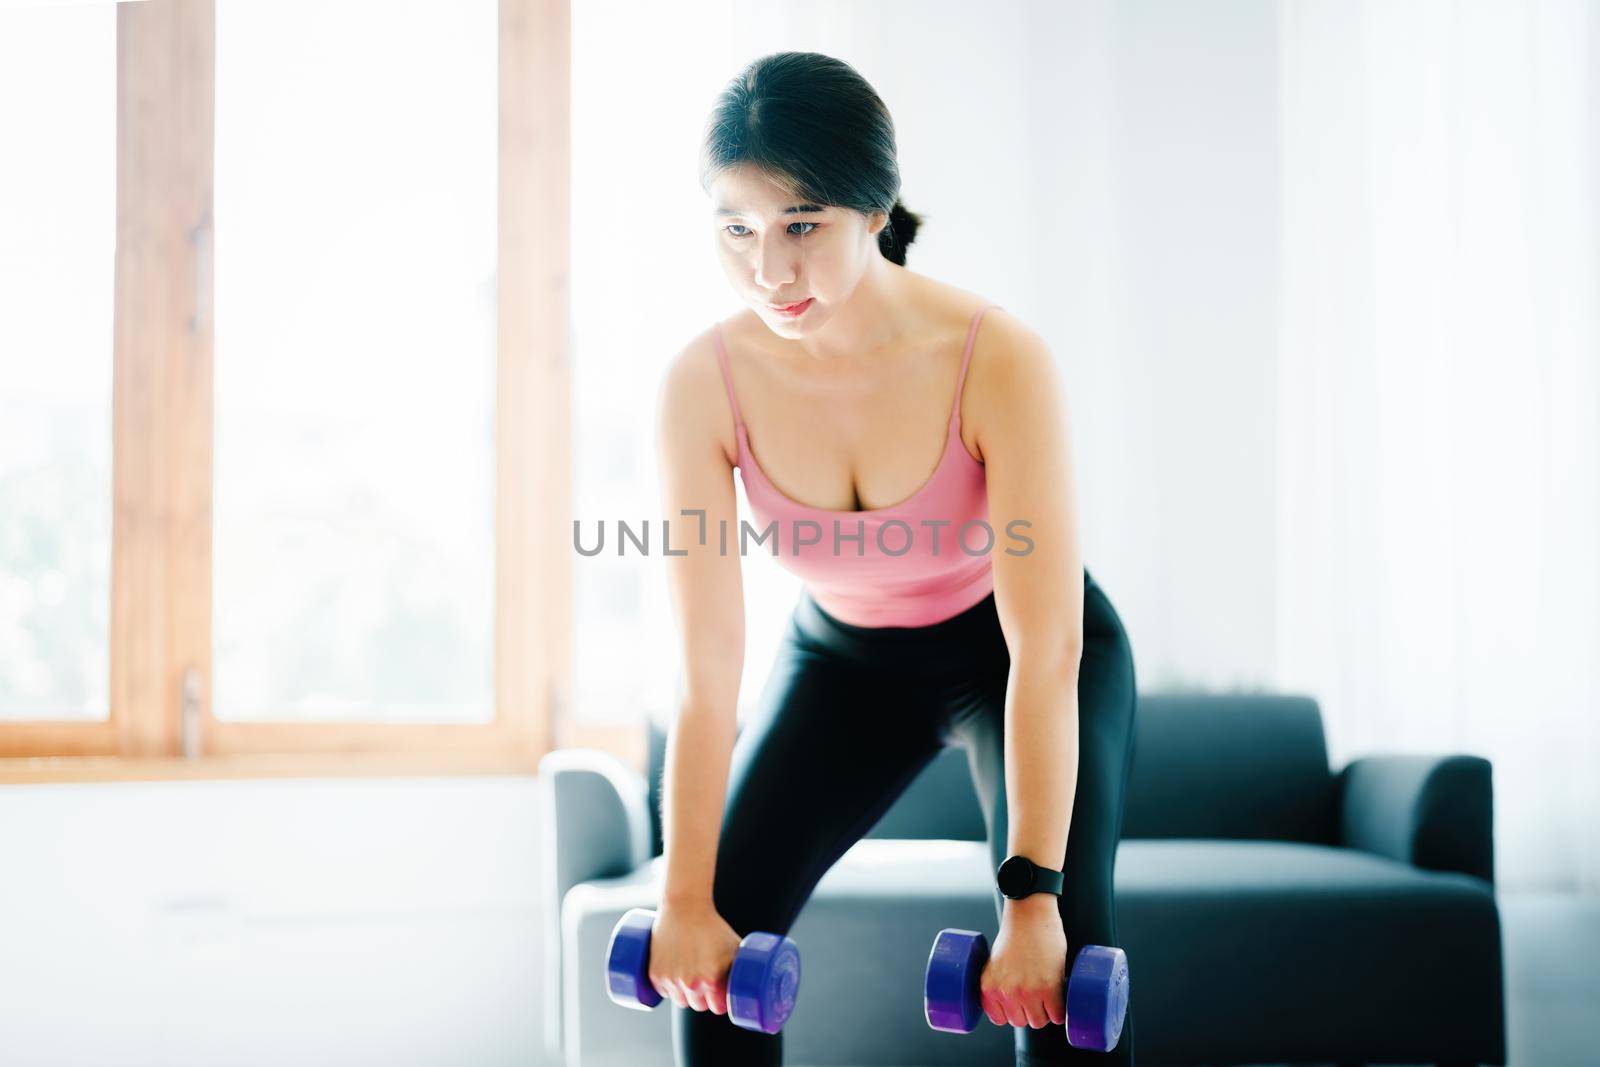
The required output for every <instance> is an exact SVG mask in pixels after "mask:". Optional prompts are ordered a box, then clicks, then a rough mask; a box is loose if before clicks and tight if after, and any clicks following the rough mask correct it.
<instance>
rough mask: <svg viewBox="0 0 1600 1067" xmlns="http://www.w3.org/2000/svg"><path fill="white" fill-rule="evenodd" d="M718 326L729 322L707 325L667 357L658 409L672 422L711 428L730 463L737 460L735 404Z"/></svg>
mask: <svg viewBox="0 0 1600 1067" xmlns="http://www.w3.org/2000/svg"><path fill="white" fill-rule="evenodd" d="M718 325H721V326H722V328H723V329H724V330H726V329H727V324H726V323H725V322H724V323H712V324H710V325H707V326H706V327H705V328H704V329H702V330H701V331H700V332H698V333H696V334H694V335H693V336H692V337H689V338H687V339H686V340H685V341H684V342H683V343H682V344H681V345H680V346H679V347H678V349H677V350H676V351H675V352H673V353H671V354H670V355H669V356H668V357H667V365H666V367H665V368H663V370H662V372H661V376H660V388H659V393H658V396H657V410H658V414H659V417H660V418H661V419H662V420H663V421H664V422H666V423H669V424H672V425H679V426H695V427H700V428H707V427H709V428H710V430H711V432H712V434H713V436H714V437H715V438H716V442H717V445H718V446H719V447H720V448H721V449H722V451H723V454H724V455H726V456H727V457H728V461H729V463H736V462H737V458H736V457H737V456H738V440H737V438H736V437H735V431H734V417H733V407H732V404H731V402H730V401H729V399H728V388H727V386H726V385H725V383H724V379H723V375H722V368H721V365H720V364H719V362H718V360H717V337H716V335H717V327H718Z"/></svg>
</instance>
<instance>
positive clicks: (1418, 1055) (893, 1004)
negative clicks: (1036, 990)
mask: <svg viewBox="0 0 1600 1067" xmlns="http://www.w3.org/2000/svg"><path fill="white" fill-rule="evenodd" d="M664 740H665V739H664V737H663V736H662V735H661V733H660V731H659V730H657V729H654V728H652V730H651V744H650V754H651V755H650V759H651V765H650V773H649V775H648V776H647V777H641V776H639V775H638V774H636V773H635V772H633V771H632V770H630V769H628V768H626V767H624V766H623V765H622V764H621V763H619V762H617V761H616V760H614V759H612V758H611V757H608V756H605V755H603V754H600V753H596V752H591V751H585V750H563V751H558V752H553V753H551V754H550V755H549V756H547V757H546V758H545V760H544V761H543V763H542V764H541V767H540V773H541V784H542V788H543V789H544V790H545V792H544V795H543V799H544V804H543V817H544V818H545V819H546V820H547V821H546V823H545V824H544V841H545V843H546V848H547V850H548V851H547V855H546V861H547V862H546V865H545V871H546V884H545V890H544V892H545V900H544V904H545V906H546V909H547V915H548V920H547V928H548V941H547V949H548V960H549V971H548V980H547V984H546V994H547V1002H546V1006H545V1007H546V1021H547V1026H548V1033H549V1042H550V1049H551V1051H552V1052H553V1053H556V1054H558V1055H561V1056H564V1058H565V1063H566V1064H567V1067H611V1065H617V1067H621V1065H628V1067H645V1065H651V1064H658V1065H662V1067H670V1065H671V1064H672V1050H671V1042H670V1027H669V1018H668V1013H669V1012H670V1011H671V1010H672V1009H671V1004H670V1002H664V1003H663V1004H662V1005H661V1006H660V1007H658V1008H656V1009H655V1011H653V1012H649V1013H646V1012H641V1011H630V1010H628V1009H626V1008H622V1007H619V1006H617V1005H615V1004H613V1003H611V1001H610V1000H609V999H608V998H607V996H606V992H605V979H604V968H605V958H604V957H605V950H606V946H607V942H608V940H609V938H610V934H611V929H612V927H613V926H614V925H615V923H616V922H617V920H618V918H620V917H621V915H622V914H623V913H624V912H625V911H627V910H628V909H629V908H632V907H646V908H654V907H655V906H656V903H657V894H658V892H659V888H660V878H661V875H662V867H661V862H662V861H661V857H660V848H661V841H660V826H659V820H658V815H659V804H660V800H659V795H658V787H659V782H660V772H661V762H662V752H663V746H664ZM1491 799H1492V795H1491V781H1490V766H1489V764H1488V762H1487V761H1485V760H1483V759H1480V758H1477V757H1473V756H1438V757H1435V756H1376V757H1371V758H1366V759H1358V760H1355V761H1354V762H1352V763H1350V764H1349V765H1347V766H1345V767H1344V768H1342V769H1341V770H1339V771H1337V772H1333V771H1331V770H1330V768H1329V765H1328V756H1327V748H1326V744H1325V740H1324V735H1323V729H1322V720H1321V716H1320V713H1319V711H1318V709H1317V706H1316V704H1315V703H1314V702H1313V701H1312V700H1310V699H1307V698H1304V697H1296V696H1238V695H1214V696H1189V695H1143V696H1141V698H1140V702H1139V711H1138V725H1137V729H1136V750H1135V755H1134V769H1133V778H1132V781H1131V782H1130V783H1129V794H1128V798H1127V809H1126V812H1125V817H1124V824H1123V841H1122V844H1121V846H1120V848H1119V850H1118V855H1117V872H1116V892H1117V907H1118V927H1119V933H1120V935H1121V941H1122V947H1123V948H1124V949H1126V950H1127V953H1128V959H1129V964H1130V970H1131V974H1132V989H1131V1002H1130V1004H1131V1006H1130V1010H1131V1011H1132V1012H1133V1018H1134V1020H1135V1027H1136V1028H1135V1031H1134V1040H1135V1043H1136V1044H1135V1053H1136V1055H1137V1059H1138V1061H1139V1062H1140V1063H1144V1064H1247V1063H1274V1064H1282V1063H1318V1064H1328V1063H1404V1064H1421V1063H1484V1064H1503V1063H1504V1062H1505V1023H1504V1009H1503V1003H1504V1001H1503V985H1502V976H1501V942H1500V921H1499V912H1498V909H1497V907H1496V903H1495V896H1494V885H1493V871H1494V853H1493V840H1492V832H1491V813H1492V806H1491ZM983 842H984V827H983V818H982V815H981V814H980V811H979V808H978V802H977V799H976V796H975V795H974V793H973V790H972V784H971V780H970V778H969V776H968V772H967V766H966V761H965V757H964V754H963V753H962V751H961V750H960V749H951V750H948V751H946V752H945V753H943V754H942V755H941V756H939V757H938V758H937V759H936V760H935V761H934V762H933V763H932V764H931V765H930V766H929V767H928V769H927V770H926V771H925V772H924V773H923V775H922V776H921V777H920V778H918V779H917V780H916V781H915V782H913V783H912V785H911V787H910V788H909V789H908V790H907V791H906V793H905V794H904V795H903V796H902V797H901V798H900V800H899V801H898V802H897V803H896V804H895V806H894V807H893V808H891V809H890V810H889V811H888V812H887V813H886V814H885V815H884V817H883V819H882V820H881V821H880V822H879V823H878V824H877V825H876V826H875V827H874V828H873V829H872V830H871V831H870V832H869V833H868V835H867V837H866V838H865V839H863V840H862V841H861V842H859V843H858V844H857V845H856V846H855V847H854V848H852V849H851V850H850V851H849V852H848V853H847V854H846V855H845V856H844V858H842V859H841V860H840V861H839V863H838V864H836V865H835V866H834V868H833V869H832V870H830V871H829V872H828V873H827V874H826V875H824V877H823V878H822V881H821V882H820V883H819V884H818V886H817V888H816V891H815V893H814V894H813V895H812V897H811V899H810V901H809V902H808V903H807V905H806V907H805V909H804V910H803V911H802V912H801V914H800V916H799V918H798V919H797V920H796V922H795V924H794V926H793V928H792V929H791V930H790V931H789V935H790V936H791V937H793V938H794V939H795V941H796V942H797V943H798V944H799V946H800V949H801V953H802V959H803V980H802V985H801V993H800V996H799V999H798V1002H797V1005H796V1008H795V1012H794V1014H793V1016H792V1017H791V1018H790V1020H789V1023H788V1025H787V1026H786V1027H785V1029H784V1049H785V1061H786V1062H788V1063H791V1064H796V1065H801V1064H862V1065H864V1064H956V1063H961V1064H977V1063H992V1064H1010V1063H1011V1062H1012V1060H1011V1058H1010V1057H1011V1051H1010V1050H1011V1048H1012V1043H1013V1037H1014V1035H1013V1032H1012V1030H1011V1029H1010V1028H1009V1027H997V1026H994V1025H993V1024H991V1023H989V1022H987V1021H981V1022H980V1023H979V1028H978V1029H977V1030H976V1031H974V1032H973V1033H971V1034H967V1035H955V1034H946V1033H941V1032H939V1031H935V1030H932V1029H930V1028H929V1027H928V1025H927V1023H926V1021H925V1019H924V1017H923V1011H922V999H921V985H922V973H923V967H924V965H925V963H926V961H927V957H928V950H929V948H930V946H931V945H932V943H933V939H934V935H935V934H937V933H938V931H939V930H940V929H942V928H944V927H947V926H960V927H967V928H970V929H975V930H982V931H984V932H985V933H986V934H988V935H989V937H990V938H991V940H992V939H993V937H994V935H995V933H996V931H997V928H998V922H997V918H996V915H995V910H994V897H993V894H992V888H991V887H992V877H993V872H992V871H991V869H990V863H989V858H988V852H987V850H986V848H985V846H984V843H983ZM730 1025H731V1024H730Z"/></svg>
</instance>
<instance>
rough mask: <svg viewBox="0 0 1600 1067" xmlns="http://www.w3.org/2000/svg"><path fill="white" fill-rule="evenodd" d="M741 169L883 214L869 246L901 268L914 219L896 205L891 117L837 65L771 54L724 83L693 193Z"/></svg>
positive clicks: (859, 80)
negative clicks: (740, 166) (722, 174)
mask: <svg viewBox="0 0 1600 1067" xmlns="http://www.w3.org/2000/svg"><path fill="white" fill-rule="evenodd" d="M741 163H745V164H750V165H752V166H755V167H759V168H760V169H762V170H764V171H766V172H767V173H768V174H769V175H770V176H771V177H772V178H773V180H775V181H777V182H778V183H780V184H781V185H782V186H783V187H784V188H785V189H786V190H787V191H788V192H790V193H792V194H793V195H795V196H797V197H800V198H802V199H804V200H808V201H811V202H814V203H818V204H829V205H834V206H837V207H845V208H852V209H854V210H856V211H860V212H862V213H863V214H870V213H871V212H874V211H886V212H888V213H889V221H888V223H887V224H886V225H885V226H884V227H883V229H882V230H880V231H878V247H879V248H880V249H881V250H882V251H883V254H884V257H885V258H887V259H889V260H890V261H891V262H894V263H898V264H900V265H901V266H905V262H906V246H907V245H909V244H910V243H911V242H912V241H913V240H914V239H915V238H916V236H917V227H918V226H919V225H921V223H922V217H921V216H920V215H915V214H913V213H912V212H910V211H907V210H906V206H905V204H903V203H901V202H900V164H899V162H898V161H897V160H896V158H895V145H894V121H893V120H892V119H891V118H890V117H889V109H888V108H887V107H885V106H884V104H883V101H882V100H881V99H880V98H879V97H878V94H877V93H876V92H874V91H873V88H872V86H871V85H868V84H867V81H866V79H865V78H863V77H862V76H861V75H860V74H858V73H856V70H855V68H854V67H852V66H850V64H848V63H846V62H844V61H843V60H839V59H834V58H833V57H832V56H825V55H823V54H821V53H820V52H775V53H773V54H772V55H769V56H762V57H761V58H760V59H757V60H754V61H752V62H751V63H750V65H749V66H747V67H745V68H744V70H742V71H740V72H739V74H738V76H737V77H735V78H734V79H733V80H732V81H730V82H729V83H728V86H727V88H726V89H724V90H723V91H722V95H721V96H719V97H718V98H717V103H716V106H715V107H714V108H713V109H712V111H711V117H710V118H709V119H708V120H707V122H706V130H705V140H704V143H703V144H702V146H701V152H700V187H701V188H702V189H705V190H707V191H709V190H710V188H711V181H712V179H713V178H715V177H716V175H717V174H718V173H719V172H720V171H722V170H725V169H727V168H728V167H732V166H736V165H738V164H741Z"/></svg>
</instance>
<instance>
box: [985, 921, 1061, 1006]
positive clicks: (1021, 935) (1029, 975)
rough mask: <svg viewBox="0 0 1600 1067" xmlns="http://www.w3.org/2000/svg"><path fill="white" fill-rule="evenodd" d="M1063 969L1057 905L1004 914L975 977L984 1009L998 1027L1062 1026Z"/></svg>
mask: <svg viewBox="0 0 1600 1067" xmlns="http://www.w3.org/2000/svg"><path fill="white" fill-rule="evenodd" d="M1050 899H1051V903H1052V904H1053V903H1054V898H1053V897H1052V898H1050ZM1066 972H1067V935H1066V931H1065V930H1063V929H1062V927H1061V916H1060V914H1059V913H1058V912H1057V911H1056V909H1055V908H1054V907H1053V906H1052V907H1050V908H1048V909H1040V910H1039V911H1038V912H1037V913H1033V912H1029V913H1026V914H1008V915H1007V916H1006V917H1005V918H1004V919H1003V920H1001V923H1000V934H999V936H998V937H996V938H995V942H994V951H993V952H992V953H990V955H989V962H988V964H987V965H986V966H985V967H984V969H983V974H982V976H981V977H980V979H979V983H978V984H979V988H980V990H981V991H982V997H983V1010H984V1012H985V1013H987V1014H988V1016H989V1021H990V1022H992V1023H994V1024H995V1025H996V1026H1007V1025H1010V1026H1031V1027H1033V1028H1034V1029H1035V1030H1039V1029H1042V1028H1044V1027H1045V1026H1047V1025H1050V1024H1052V1023H1053V1024H1055V1025H1056V1026H1062V1025H1064V1024H1065V1023H1066V1021H1067V1009H1066V1003H1065V1000H1066Z"/></svg>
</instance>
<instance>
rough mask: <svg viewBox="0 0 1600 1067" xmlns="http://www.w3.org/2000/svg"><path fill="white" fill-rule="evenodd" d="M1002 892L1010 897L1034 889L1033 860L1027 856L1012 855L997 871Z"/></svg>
mask: <svg viewBox="0 0 1600 1067" xmlns="http://www.w3.org/2000/svg"><path fill="white" fill-rule="evenodd" d="M996 879H997V881H998V882H999V885H1000V892H1001V893H1003V894H1005V895H1006V896H1008V897H1015V896H1020V895H1022V894H1023V893H1027V892H1029V891H1030V890H1032V889H1033V861H1031V860H1029V859H1028V858H1027V857H1026V856H1012V857H1011V858H1010V859H1008V860H1006V861H1005V862H1004V863H1002V864H1001V865H1000V870H999V871H998V872H996Z"/></svg>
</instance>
